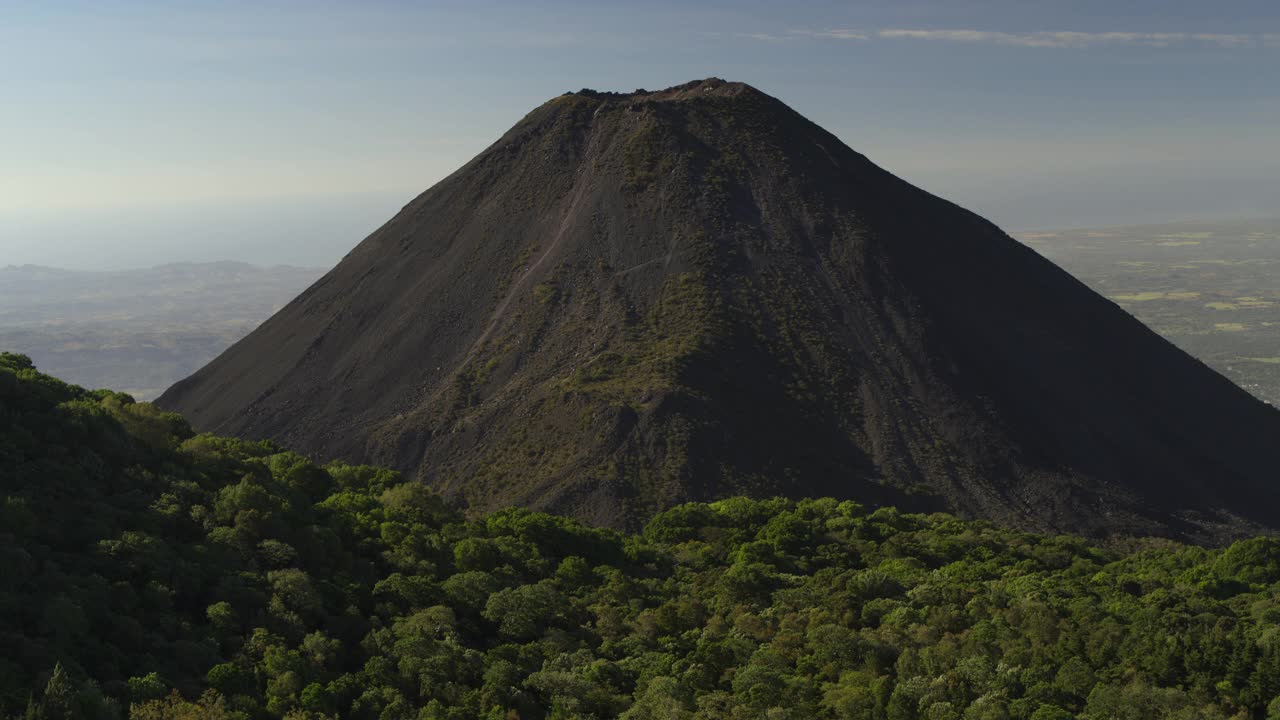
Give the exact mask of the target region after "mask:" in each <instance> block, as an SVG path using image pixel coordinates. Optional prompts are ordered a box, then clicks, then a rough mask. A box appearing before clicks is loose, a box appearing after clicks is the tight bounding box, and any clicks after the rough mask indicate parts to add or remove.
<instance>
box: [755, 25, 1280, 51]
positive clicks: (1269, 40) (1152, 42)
mask: <svg viewBox="0 0 1280 720" xmlns="http://www.w3.org/2000/svg"><path fill="white" fill-rule="evenodd" d="M746 37H753V38H756V39H768V40H788V39H800V38H812V39H825V40H869V39H871V38H884V39H888V40H941V41H944V42H957V43H986V44H991V45H1011V46H1016V47H1031V48H1086V47H1093V46H1099V45H1134V46H1142V47H1172V46H1176V45H1209V46H1214V47H1223V48H1235V47H1259V46H1262V47H1280V34H1277V33H1265V34H1255V33H1186V32H1080V31H1074V30H1059V31H1037V32H1001V31H998V30H971V29H936V30H920V29H909V28H884V29H881V30H856V29H842V28H833V29H826V30H790V31H788V32H787V33H786V34H785V35H775V34H768V33H753V34H750V35H746Z"/></svg>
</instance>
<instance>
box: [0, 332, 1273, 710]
mask: <svg viewBox="0 0 1280 720" xmlns="http://www.w3.org/2000/svg"><path fill="white" fill-rule="evenodd" d="M0 500H2V505H0V507H2V508H3V510H2V512H3V515H2V522H0V558H2V560H0V567H2V568H3V572H4V576H5V577H4V584H3V589H2V590H0V608H2V609H3V612H0V716H3V715H10V716H21V717H29V718H56V719H58V720H64V719H72V718H74V719H79V718H103V719H104V720H105V719H109V718H119V717H124V716H129V717H133V718H137V719H139V720H150V719H153V718H154V719H160V718H192V719H196V718H210V719H212V718H219V719H221V718H246V719H252V718H279V717H290V718H355V719H358V720H374V719H377V720H399V719H401V718H452V719H459V720H461V719H473V718H474V719H476V720H480V719H485V720H488V719H495V720H496V719H504V718H525V719H526V720H528V719H533V718H613V717H621V718H629V719H631V720H639V719H642V718H655V719H656V718H662V719H663V720H670V719H679V718H689V719H692V718H706V719H711V718H744V719H745V718H777V719H779V720H781V719H785V718H794V719H796V720H800V719H805V720H807V719H808V718H849V719H850V720H853V719H857V720H862V719H864V718H871V719H879V720H915V719H922V720H923V719H928V720H939V719H945V718H957V719H959V718H964V719H972V720H978V719H998V718H1016V719H1018V720H1046V719H1049V718H1068V717H1082V718H1088V719H1091V720H1092V719H1096V720H1103V719H1107V720H1111V719H1113V718H1133V719H1134V720H1138V719H1141V720H1150V719H1152V718H1171V719H1172V718H1177V719H1186V720H1190V719H1191V718H1197V719H1201V718H1210V719H1212V718H1241V719H1244V718H1263V717H1273V716H1275V715H1276V714H1277V713H1280V702H1277V699H1276V698H1277V695H1280V634H1278V633H1277V630H1276V628H1277V624H1278V623H1280V600H1278V598H1280V541H1277V540H1275V539H1272V538H1255V539H1249V540H1243V541H1240V542H1237V543H1236V544H1234V545H1231V546H1230V547H1227V548H1225V549H1221V550H1209V549H1204V548H1199V547H1191V546H1185V545H1179V544H1177V543H1173V542H1169V541H1156V540H1148V541H1129V542H1123V543H1119V544H1116V545H1114V546H1110V547H1100V546H1097V545H1094V544H1090V543H1089V542H1088V541H1085V540H1082V539H1078V538H1073V537H1066V536H1057V537H1052V536H1045V535H1034V534H1028V533H1023V532H1017V531H1013V530H1005V529H998V528H996V527H995V526H993V525H991V524H989V523H985V522H962V521H960V520H957V519H956V518H954V517H951V516H948V515H941V514H938V515H911V514H903V513H901V512H899V511H897V510H895V509H893V508H880V509H876V510H874V511H873V510H871V509H869V508H864V507H862V506H860V505H858V504H856V503H852V502H838V501H836V500H833V499H819V500H802V501H789V500H781V499H774V500H749V499H745V498H734V499H726V500H722V501H718V502H715V503H711V504H686V505H682V506H679V507H676V508H673V509H671V510H669V511H667V512H665V513H662V514H660V515H658V516H657V517H655V518H654V519H653V520H652V521H650V522H649V523H648V524H647V525H646V527H645V528H644V531H643V532H641V533H637V534H632V535H627V534H622V533H619V532H616V531H613V530H603V529H595V528H589V527H585V526H583V525H581V524H579V523H577V522H575V521H572V520H568V519H564V518H558V517H552V516H548V515H543V514H539V513H534V512H529V511H527V510H515V509H508V510H502V511H498V512H493V513H491V514H488V515H486V516H483V517H477V518H473V519H467V518H464V517H463V516H462V515H460V514H459V513H458V512H457V511H455V510H453V509H451V508H449V507H447V506H446V505H445V503H444V502H442V501H441V500H440V498H438V497H437V496H435V495H433V494H432V493H431V492H429V491H428V490H427V489H426V488H425V487H423V486H422V485H420V484H416V483H405V482H403V481H402V478H401V477H400V476H399V475H398V474H396V473H393V472H390V471H387V470H381V469H376V468H371V467H353V466H347V465H341V464H336V465H329V466H325V467H320V466H317V465H315V464H313V463H311V462H309V461H308V460H306V459H305V458H303V457H301V456H299V455H296V454H293V453H289V452H286V451H283V450H282V449H280V448H279V447H277V446H275V445H273V444H271V443H265V442H264V443H251V442H245V441H242V440H230V439H225V438H218V437H214V436H210V435H196V434H193V433H192V432H191V431H190V429H189V428H188V427H187V425H186V423H185V422H184V421H183V420H182V419H181V418H180V417H178V416H176V415H172V414H167V413H162V412H159V411H157V410H156V409H155V408H154V407H152V406H150V405H146V404H137V403H134V402H132V401H131V400H130V399H129V398H128V397H127V396H121V395H119V394H115V393H111V392H106V391H98V392H89V391H86V390H83V389H81V388H77V387H74V386H69V385H66V384H64V383H61V382H59V381H57V380H55V379H53V378H50V377H48V376H45V375H43V374H41V373H39V372H38V371H36V370H35V369H34V368H33V367H32V366H31V364H30V361H29V360H27V359H26V358H25V357H22V356H16V355H7V354H6V355H0ZM175 692H176V694H175ZM1268 713H1270V714H1268Z"/></svg>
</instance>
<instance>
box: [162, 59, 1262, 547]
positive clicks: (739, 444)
mask: <svg viewBox="0 0 1280 720" xmlns="http://www.w3.org/2000/svg"><path fill="white" fill-rule="evenodd" d="M1137 290H1138V291H1139V292H1141V291H1146V290H1152V291H1154V290H1160V291H1161V292H1169V293H1178V292H1181V289H1180V288H1137ZM1140 297H1141V296H1140ZM1164 297H1165V299H1166V300H1167V299H1168V298H1169V295H1166V296H1164ZM1250 297H1252V295H1250ZM1215 299H1217V298H1209V297H1207V296H1206V297H1205V298H1203V299H1202V300H1197V302H1201V301H1205V302H1209V301H1213V300H1215ZM1153 302H1163V301H1156V300H1144V301H1143V303H1140V304H1151V303H1153ZM1179 302H1190V301H1188V300H1179ZM1242 302H1243V301H1242ZM1206 312H1207V311H1206ZM1224 312H1225V311H1224ZM1236 320H1238V318H1236V317H1226V316H1225V315H1224V316H1222V317H1221V318H1219V320H1218V322H1221V323H1231V322H1234V321H1236ZM1241 328H1243V329H1241ZM1252 328H1253V325H1252V324H1251V323H1249V324H1246V323H1244V322H1243V321H1241V324H1240V325H1239V326H1236V325H1230V324H1224V325H1223V326H1221V327H1219V328H1218V331H1219V332H1220V334H1226V332H1227V331H1228V330H1234V331H1235V332H1234V333H1233V334H1235V335H1245V334H1248V333H1249V332H1250V331H1251V330H1252ZM1268 354H1269V353H1263V352H1253V353H1250V354H1249V357H1266V356H1267V355H1268ZM1175 388H1176V392H1175V391H1174V390H1172V389H1175ZM157 403H158V404H159V405H160V406H161V407H165V408H168V409H172V410H175V411H178V412H181V413H183V414H184V416H185V417H186V418H187V419H188V420H189V421H190V422H191V423H192V424H193V426H194V427H195V428H196V429H198V430H204V431H210V432H216V433H219V434H225V435H234V436H237V437H243V438H247V439H254V440H257V439H264V438H266V439H272V440H274V441H276V442H279V443H281V444H282V445H285V446H287V447H290V448H293V449H295V450H297V451H299V452H305V453H308V454H310V455H312V456H314V457H317V458H324V459H334V458H336V459H343V460H346V461H348V462H362V463H373V464H379V465H385V466H388V467H392V468H395V469H397V470H400V471H402V472H404V473H405V474H406V476H408V477H410V478H413V479H416V480H421V481H423V482H425V483H426V484H428V485H429V486H430V487H431V488H432V489H434V490H435V491H437V492H439V493H440V494H441V495H443V496H445V497H447V498H450V499H451V500H459V501H462V502H465V503H466V504H467V505H468V506H469V507H471V508H473V509H475V510H476V511H483V510H494V509H499V508H502V507H505V506H510V505H519V506H523V507H529V508H532V509H536V510H547V511H551V512H556V513H559V514H564V515H569V516H573V517H575V518H577V519H579V520H582V521H584V522H587V523H589V524H593V525H600V526H607V527H613V528H615V529H622V530H628V531H632V532H634V531H637V530H639V529H640V528H641V527H643V525H644V523H645V522H646V521H647V520H648V519H649V518H651V517H652V516H653V515H654V513H656V512H658V511H661V510H663V509H666V508H670V507H672V506H675V505H678V504H680V503H682V502H687V501H710V500H714V499H718V498H723V497H729V496H736V495H749V496H753V497H758V498H764V497H771V496H778V495H782V496H789V497H795V498H800V497H814V496H830V497H835V498H838V499H848V500H854V501H856V502H863V503H868V504H870V503H884V502H892V503H894V504H897V505H900V506H903V507H910V508H912V509H934V508H945V509H947V510H950V511H952V512H955V513H957V514H960V515H963V516H966V517H976V518H985V519H989V520H993V521H997V522H1001V523H1005V524H1010V525H1016V526H1019V527H1022V528H1024V529H1028V530H1038V531H1070V532H1077V533H1082V534H1088V535H1095V536H1102V535H1107V534H1110V533H1117V532H1124V533H1135V534H1152V535H1164V536H1170V537H1176V538H1190V539H1195V540H1202V539H1206V538H1208V539H1218V540H1222V539H1227V538H1230V537H1238V536H1241V535H1247V534H1252V533H1256V532H1258V531H1260V530H1262V529H1266V528H1274V527H1280V510H1278V508H1280V488H1278V487H1277V486H1276V484H1275V483H1274V482H1273V480H1274V477H1275V468H1276V467H1280V444H1277V443H1275V442H1274V438H1275V437H1280V413H1277V412H1276V411H1275V410H1274V409H1272V408H1268V407H1266V406H1265V405H1263V404H1261V403H1259V402H1256V401H1255V400H1253V399H1252V398H1250V397H1249V396H1248V395H1247V394H1246V393H1244V392H1243V391H1241V390H1239V389H1238V388H1236V387H1234V386H1233V385H1232V384H1231V383H1229V382H1228V381H1226V380H1225V379H1223V378H1222V377H1220V376H1218V375H1216V374H1215V373H1213V372H1212V371H1210V370H1208V369H1207V368H1205V367H1204V366H1203V365H1201V364H1200V363H1198V362H1197V361H1195V360H1194V359H1192V358H1191V357H1189V356H1187V355H1185V354H1183V353H1181V352H1180V351H1178V350H1177V349H1176V348H1174V347H1172V346H1171V345H1169V344H1168V343H1167V342H1164V341H1163V340H1161V339H1160V338H1159V337H1158V336H1157V335H1155V334H1154V333H1152V332H1151V331H1149V330H1148V329H1147V328H1145V327H1143V326H1142V325H1141V324H1140V323H1138V322H1137V321H1136V320H1134V319H1133V318H1132V317H1130V316H1129V315H1128V314H1127V313H1125V312H1124V311H1123V310H1121V309H1120V308H1118V307H1116V305H1115V304H1114V303H1112V302H1110V301H1108V300H1106V299H1105V298H1103V297H1100V296H1099V295H1097V294H1095V293H1093V292H1091V291H1089V290H1088V289H1087V288H1085V287H1084V286H1082V285H1081V284H1080V283H1078V282H1076V281H1075V280H1073V279H1072V278H1071V277H1070V276H1068V275H1067V274H1066V273H1064V272H1062V271H1060V270H1059V269H1057V268H1056V267H1054V266H1053V265H1052V264H1051V263H1049V262H1047V261H1045V260H1044V259H1043V258H1041V257H1039V256H1038V255H1037V254H1036V253H1035V252H1033V251H1031V250H1029V249H1028V248H1026V247H1025V246H1023V245H1021V244H1020V243H1018V242H1017V241H1015V240H1013V239H1012V238H1010V237H1008V236H1007V235H1005V234H1004V233H1003V232H1001V231H1000V230H999V229H998V228H996V227H995V226H993V225H992V224H990V223H988V222H986V221H984V220H982V219H981V218H979V217H977V216H975V215H973V214H972V213H969V212H966V211H965V210H963V209H961V208H958V207H956V206H954V205H952V204H950V203H947V202H945V201H943V200H940V199H938V198H935V197H932V196H930V195H928V194H927V193H925V192H923V191H921V190H919V189H917V188H914V187H911V186H910V185H908V184H907V183H905V182H903V181H901V180H899V179H898V178H895V177H893V176H892V175H890V174H889V173H888V172H886V171H884V170H882V169H881V168H878V167H876V166H875V165H874V164H872V163H871V162H869V161H868V160H867V159H866V158H865V157H863V156H861V155H859V154H858V153H857V152H855V151H853V150H852V149H850V148H849V147H847V146H846V145H844V144H843V143H842V142H840V140H839V139H837V138H836V137H834V136H833V135H831V134H830V133H827V132H826V131H824V130H822V129H821V128H819V127H818V126H816V125H814V124H813V123H811V122H809V121H808V120H806V119H805V118H803V117H801V116H800V115H799V114H797V113H796V112H794V111H793V110H791V109H790V108H787V107H786V106H785V105H783V104H782V103H781V102H779V101H777V100H776V99H774V98H771V97H769V96H767V95H765V94H764V93H762V92H759V91H757V90H755V89H754V88H751V87H749V86H747V85H743V84H741V83H732V82H725V81H722V80H717V79H708V80H702V81H696V82H692V83H687V84H685V85H680V86H677V87H673V88H669V89H667V90H662V91H657V92H635V93H628V94H613V93H597V92H590V91H583V92H580V93H572V94H567V95H564V96H561V97H559V98H556V99H554V100H552V101H550V102H547V103H545V104H543V105H542V106H540V107H538V108H535V109H534V110H533V111H532V112H530V113H529V114H528V115H527V116H526V117H525V118H524V119H522V120H521V121H520V122H519V123H517V124H516V125H515V126H514V127H513V128H512V129H511V130H510V131H508V132H507V133H506V134H505V135H504V136H503V137H502V138H501V139H499V140H498V141H497V142H496V143H494V144H493V145H492V146H491V147H489V148H488V149H486V150H485V151H484V152H483V153H481V154H480V155H479V156H477V157H476V158H475V159H474V160H472V161H471V162H469V163H468V164H467V165H466V166H464V167H463V168H461V169H460V170H459V171H458V172H456V173H454V174H452V175H451V176H450V177H448V178H447V179H445V180H443V181H442V182H440V183H439V184H437V185H436V186H434V187H432V188H431V189H429V190H427V191H426V192H425V193H423V194H422V195H421V196H419V197H418V198H417V199H415V200H414V201H413V202H411V203H410V204H408V205H407V206H406V207H405V208H404V210H403V211H401V212H400V213H399V214H398V215H396V217H394V218H392V219H391V220H390V221H388V223H387V224H386V225H384V226H383V227H382V228H380V229H379V230H378V231H377V232H375V233H374V234H372V235H371V236H370V237H368V238H367V239H366V240H365V241H364V242H362V243H360V244H359V246H357V247H356V248H355V249H354V250H353V251H352V252H351V253H350V254H349V255H348V256H347V257H346V258H344V260H343V261H342V262H341V263H340V264H339V265H338V266H337V267H336V268H334V270H333V271H332V272H331V273H329V274H328V275H327V276H326V277H325V278H324V279H323V280H321V281H320V282H319V283H317V284H316V285H315V286H313V287H312V288H311V289H310V290H308V291H307V292H305V293H303V294H302V295H301V296H299V297H298V298H297V299H296V300H295V301H294V302H292V303H290V304H289V305H288V306H287V307H286V308H284V309H283V310H282V311H281V312H280V313H278V314H277V315H276V316H274V317H273V318H272V319H270V320H268V321H267V322H266V323H264V324H263V325H262V326H261V327H260V328H259V329H258V330H256V331H255V332H254V333H252V334H251V335H250V336H249V337H247V338H246V339H245V340H244V341H243V342H241V343H239V344H237V345H236V346H235V347H234V348H232V349H230V350H229V351H228V352H226V353H224V354H223V355H222V356H220V357H219V358H218V359H217V360H215V361H213V362H212V363H210V364H209V365H208V366H206V367H205V368H203V369H202V370H200V371H199V372H197V373H196V374H195V375H193V376H192V377H190V378H188V379H187V380H184V381H182V382H180V383H178V384H176V385H175V386H174V387H173V388H171V389H170V390H169V391H168V392H166V393H165V394H164V395H163V396H162V397H161V398H160V399H159V400H157Z"/></svg>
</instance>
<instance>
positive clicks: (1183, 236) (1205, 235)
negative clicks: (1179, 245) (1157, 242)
mask: <svg viewBox="0 0 1280 720" xmlns="http://www.w3.org/2000/svg"><path fill="white" fill-rule="evenodd" d="M1211 237H1213V233H1211V232H1184V233H1165V234H1164V235H1161V236H1160V239H1161V240H1208V239H1209V238H1211Z"/></svg>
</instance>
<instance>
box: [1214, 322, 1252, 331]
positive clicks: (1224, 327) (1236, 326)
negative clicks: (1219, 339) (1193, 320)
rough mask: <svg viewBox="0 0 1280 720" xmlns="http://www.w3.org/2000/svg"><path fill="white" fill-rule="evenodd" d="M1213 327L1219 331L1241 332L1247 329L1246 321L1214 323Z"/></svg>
mask: <svg viewBox="0 0 1280 720" xmlns="http://www.w3.org/2000/svg"><path fill="white" fill-rule="evenodd" d="M1213 329H1214V330H1217V331H1218V332H1240V331H1241V330H1244V329H1245V324H1244V323H1214V324H1213Z"/></svg>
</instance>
